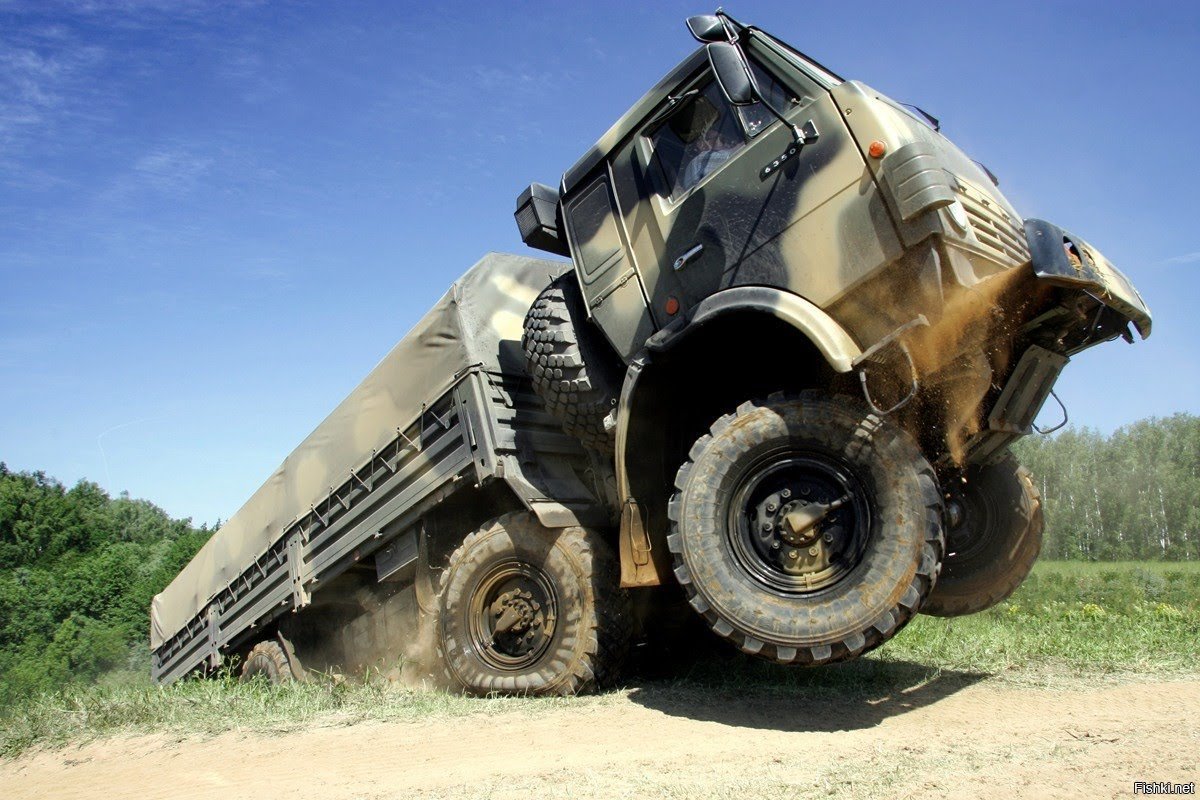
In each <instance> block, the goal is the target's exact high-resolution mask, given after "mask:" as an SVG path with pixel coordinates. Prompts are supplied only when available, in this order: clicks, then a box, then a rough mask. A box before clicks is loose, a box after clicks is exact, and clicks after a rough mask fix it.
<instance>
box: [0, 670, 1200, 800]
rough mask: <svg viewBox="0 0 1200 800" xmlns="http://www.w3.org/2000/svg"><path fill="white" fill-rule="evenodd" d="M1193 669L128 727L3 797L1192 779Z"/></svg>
mask: <svg viewBox="0 0 1200 800" xmlns="http://www.w3.org/2000/svg"><path fill="white" fill-rule="evenodd" d="M1198 758H1200V681H1196V680H1188V681H1176V682H1162V683H1156V682H1144V683H1140V682H1135V683H1119V684H1108V685H1087V684H1084V683H1082V682H1079V681H1075V682H1071V683H1069V685H1068V688H1061V689H1046V688H1024V687H1021V686H1014V685H1012V684H1005V683H1001V682H997V681H984V682H971V681H957V682H950V683H946V682H941V683H939V682H938V681H933V682H930V683H928V684H925V685H924V686H921V687H919V688H916V689H911V690H908V691H907V692H904V693H900V694H898V695H896V696H892V697H888V698H885V699H882V700H877V701H848V700H845V699H830V700H828V701H819V702H815V703H814V702H813V701H811V700H809V701H806V702H804V703H802V704H793V703H791V702H789V697H788V696H787V695H786V694H784V695H780V694H776V695H772V696H769V697H768V696H763V695H753V694H751V695H746V694H735V693H725V694H720V695H711V696H710V695H703V696H699V699H698V696H697V694H696V693H692V694H691V695H680V693H679V692H678V691H674V692H673V691H671V690H668V689H656V688H654V687H653V686H651V687H648V688H641V689H631V690H629V691H627V692H626V693H625V694H623V695H616V696H610V697H609V698H607V699H606V698H601V699H600V700H599V701H597V702H593V703H585V704H583V705H582V706H580V707H566V708H561V707H560V708H549V709H536V710H534V711H532V712H530V711H514V712H504V713H500V714H489V715H482V714H481V715H472V716H466V717H452V718H448V719H444V720H438V721H433V720H431V721H422V722H416V723H388V724H383V723H361V724H357V725H351V726H342V727H318V728H312V729H308V730H302V731H297V732H292V733H286V734H265V735H264V734H256V733H248V732H242V733H226V734H222V735H220V736H217V737H215V738H207V739H183V740H179V739H178V738H171V737H166V736H161V735H159V736H142V737H135V738H125V739H116V740H109V741H106V742H99V743H94V744H89V745H85V746H82V747H77V748H72V749H69V750H58V751H49V752H40V753H34V754H30V755H27V756H25V757H24V758H22V759H20V760H17V761H9V762H0V795H2V796H3V797H5V798H8V800H18V799H19V798H38V800H41V799H42V798H119V797H137V798H140V799H141V800H153V798H171V799H172V800H175V799H176V798H213V800H217V799H218V798H219V799H220V800H230V799H231V798H243V797H244V798H250V797H254V798H264V797H273V798H288V797H306V798H318V797H319V798H331V799H333V800H336V799H338V798H401V797H403V798H411V797H439V798H440V797H450V798H460V797H461V798H475V797H492V798H502V799H503V800H516V798H542V797H549V798H567V797H570V798H581V797H597V798H601V797H602V798H612V797H662V796H666V797H680V798H684V797H686V798H696V797H731V798H732V797H746V796H752V795H757V796H759V797H828V796H831V795H832V796H850V797H888V798H901V797H920V798H927V797H951V796H953V797H982V798H1006V800H1007V799H1008V798H1013V797H1039V798H1061V797H1087V798H1099V797H1130V796H1132V795H1133V784H1134V781H1138V780H1146V781H1170V782H1179V783H1186V782H1190V781H1200V767H1198V766H1197V759H1198Z"/></svg>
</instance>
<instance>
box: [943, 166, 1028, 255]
mask: <svg viewBox="0 0 1200 800" xmlns="http://www.w3.org/2000/svg"><path fill="white" fill-rule="evenodd" d="M956 183H957V185H956V186H955V190H956V192H957V194H958V199H959V201H960V202H961V203H962V204H963V208H965V209H966V210H967V219H969V220H970V222H971V231H972V232H973V233H974V234H975V238H976V239H977V240H979V244H980V245H982V246H983V248H984V249H985V250H988V251H990V252H991V253H994V254H995V255H997V256H999V257H1000V259H1001V260H1002V261H1013V262H1016V263H1018V264H1020V263H1024V262H1026V261H1028V260H1029V245H1028V244H1027V243H1026V241H1025V228H1024V226H1023V225H1022V224H1021V223H1020V221H1018V220H1014V219H1013V218H1012V217H1011V216H1009V214H1008V212H1007V211H1005V210H1004V207H1003V206H1001V205H1000V204H999V203H997V202H996V201H995V200H993V199H991V198H990V197H988V196H987V194H986V193H985V192H983V191H982V190H980V189H978V188H976V187H974V186H972V185H971V184H969V183H967V182H966V181H964V180H962V179H961V178H958V180H957V182H956Z"/></svg>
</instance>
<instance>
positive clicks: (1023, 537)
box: [921, 453, 1045, 617]
mask: <svg viewBox="0 0 1200 800" xmlns="http://www.w3.org/2000/svg"><path fill="white" fill-rule="evenodd" d="M965 478H966V482H965V483H963V484H961V488H956V489H955V492H954V493H953V494H952V495H951V497H950V502H951V503H952V504H955V503H956V504H957V505H958V509H957V511H958V513H957V517H958V519H951V520H950V524H948V526H947V530H946V557H945V559H944V560H943V561H942V574H941V577H940V578H938V585H937V588H936V589H934V591H933V594H931V595H930V596H929V600H928V601H927V602H926V603H925V606H924V607H923V608H922V609H921V611H922V612H923V613H926V614H932V615H934V616H937V617H959V616H962V615H964V614H975V613H978V612H980V611H984V610H986V609H989V608H991V607H992V606H994V605H996V604H997V603H999V602H1001V601H1003V600H1005V599H1007V598H1008V597H1009V596H1010V595H1011V594H1012V593H1013V592H1015V591H1016V590H1017V587H1018V586H1020V585H1021V583H1022V582H1023V581H1024V580H1025V578H1026V577H1028V576H1029V571H1030V570H1031V569H1033V563H1034V562H1035V561H1037V557H1038V554H1039V553H1040V552H1041V550H1042V531H1043V529H1044V528H1045V522H1044V521H1043V518H1042V497H1041V493H1040V492H1038V490H1037V486H1036V485H1035V484H1034V482H1033V476H1032V475H1031V474H1030V472H1029V470H1027V469H1025V468H1024V467H1022V466H1021V465H1020V463H1018V462H1017V459H1016V458H1015V457H1014V456H1013V455H1012V453H1006V454H1005V456H1004V458H1002V459H1001V460H1000V461H998V462H996V463H994V464H990V465H988V466H984V467H972V468H971V469H969V470H968V471H967V473H966V475H965ZM950 516H951V517H954V516H956V515H955V514H951V515H950ZM955 522H957V524H953V523H955Z"/></svg>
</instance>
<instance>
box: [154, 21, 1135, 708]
mask: <svg viewBox="0 0 1200 800" xmlns="http://www.w3.org/2000/svg"><path fill="white" fill-rule="evenodd" d="M687 27H688V30H689V31H690V33H691V34H692V36H693V37H694V38H695V39H696V40H697V41H698V42H699V43H700V46H699V47H698V48H697V49H696V50H695V52H693V53H692V54H691V55H690V56H689V57H688V58H686V59H685V60H684V61H683V62H682V63H680V64H679V65H678V66H677V67H675V69H673V70H672V71H671V72H670V73H668V74H667V75H666V76H665V77H664V78H663V79H662V80H660V81H659V82H658V83H657V84H656V85H655V86H654V87H653V88H652V89H650V91H649V92H647V93H646V95H645V96H644V97H642V98H641V99H640V100H639V101H638V102H637V103H635V104H634V105H633V107H632V108H630V109H629V111H628V112H627V113H626V114H625V115H624V116H622V117H621V118H620V119H619V120H617V122H616V123H615V124H614V125H613V126H612V128H610V129H609V130H608V132H607V133H605V134H604V135H603V136H602V137H600V139H599V141H597V142H596V144H595V145H594V146H593V147H592V148H591V149H589V150H588V151H587V152H586V153H585V154H583V156H582V157H581V158H580V159H579V161H578V162H576V163H575V164H574V165H573V166H571V167H570V168H569V169H567V170H566V172H565V173H564V174H563V176H562V179H561V181H560V182H559V184H558V186H557V187H550V186H545V185H542V184H536V183H535V184H532V185H530V186H529V187H528V188H527V189H526V190H525V191H524V192H522V193H521V194H520V196H519V197H518V200H517V210H516V220H517V224H518V228H519V230H520V234H521V238H522V240H523V241H524V242H525V243H526V244H527V245H529V246H531V247H533V248H536V249H540V250H542V251H546V252H547V253H548V254H552V255H554V256H559V257H560V258H557V259H546V260H542V259H532V258H525V257H518V256H505V255H490V256H487V257H485V258H484V259H483V260H481V261H480V262H479V263H478V264H476V265H475V266H474V267H473V268H472V269H471V270H470V271H468V272H467V273H466V275H465V276H464V277H463V278H461V279H460V280H459V281H458V282H456V283H455V284H454V285H453V286H452V287H451V289H450V291H449V292H448V293H447V294H446V295H445V297H443V298H442V300H441V301H440V302H439V303H438V304H437V305H436V306H435V307H434V308H433V309H432V310H431V311H430V312H429V313H428V314H427V315H426V316H425V317H424V318H422V320H421V321H420V322H418V323H417V325H416V327H414V328H413V330H412V331H410V332H409V334H408V335H407V336H405V337H404V338H403V339H402V340H401V341H400V343H399V344H398V345H396V347H395V348H394V349H393V350H392V351H391V352H390V353H389V354H388V355H387V356H386V357H385V358H384V360H383V361H382V362H381V363H380V364H379V366H378V367H376V369H375V370H374V371H373V372H372V373H371V374H370V375H369V376H368V377H367V379H366V380H365V381H364V382H363V383H362V384H361V385H360V386H359V387H358V388H356V389H355V390H354V391H353V392H352V393H351V394H350V396H349V397H347V398H346V400H345V401H343V402H342V404H341V405H339V406H338V408H337V409H335V410H334V412H333V413H332V414H331V415H330V416H329V417H328V418H327V419H326V420H325V421H324V422H322V423H321V424H320V425H319V426H318V427H317V428H316V430H315V431H313V433H312V434H310V435H309V436H308V438H306V439H305V440H304V441H303V442H302V443H301V444H300V446H299V447H298V448H297V449H296V450H295V451H294V452H293V453H292V454H291V455H289V456H288V457H287V459H286V460H285V461H284V462H283V464H282V465H281V466H280V468H279V469H278V470H277V471H276V472H275V473H274V474H273V475H272V476H271V478H270V479H269V480H268V481H267V482H266V483H265V484H264V485H263V486H262V487H261V488H260V489H259V490H258V491H257V492H256V493H255V494H254V495H253V496H252V497H251V498H250V500H249V501H248V502H247V503H246V504H245V505H244V506H243V507H242V509H241V510H240V511H238V512H237V514H235V515H234V516H233V517H232V518H230V520H229V521H228V522H227V523H226V524H225V525H224V526H222V527H221V528H220V530H219V531H218V532H217V533H216V534H215V535H214V536H213V537H212V539H211V540H210V541H209V542H208V543H207V544H206V545H205V547H204V548H203V549H202V550H201V551H200V552H199V554H198V555H197V556H196V558H195V559H194V560H193V561H192V562H191V563H190V564H189V565H188V566H187V567H185V568H184V570H183V571H182V572H181V573H180V575H179V576H178V577H177V578H176V579H175V581H174V582H173V583H171V585H170V586H168V587H167V588H166V589H165V590H164V591H163V592H162V594H160V595H158V596H157V597H156V598H155V600H154V604H153V608H152V613H151V620H152V625H151V638H152V646H153V674H154V677H155V678H156V679H157V680H159V681H164V682H166V681H171V680H175V679H177V678H179V677H181V676H184V675H187V674H189V673H193V672H197V671H204V670H211V669H213V668H216V667H218V666H219V665H221V664H222V663H223V662H226V661H227V660H232V661H234V662H235V663H237V664H239V665H240V669H241V671H242V674H243V675H245V676H247V677H250V676H254V675H260V674H261V675H266V676H267V677H268V678H270V679H272V680H285V679H292V678H301V677H303V676H304V675H305V670H306V669H309V668H316V669H321V668H324V667H326V666H329V665H342V666H344V667H354V666H359V667H361V666H365V665H369V664H373V663H374V664H379V663H394V662H396V661H397V660H404V661H406V662H408V663H420V664H424V665H426V666H425V668H426V669H428V670H430V671H431V674H436V675H437V676H439V677H440V678H441V679H444V680H445V682H446V683H447V684H448V685H450V686H452V687H454V688H457V689H461V690H465V691H469V692H475V693H489V692H516V693H527V694H561V693H572V692H578V691H581V690H584V689H587V688H589V687H593V686H602V685H605V684H606V683H610V682H611V681H613V680H614V679H615V678H616V676H617V675H619V674H620V669H621V664H622V661H623V659H624V657H625V654H626V653H627V651H628V649H629V646H630V642H631V640H632V639H633V638H634V637H643V638H645V637H647V636H652V635H653V632H654V631H655V630H657V629H659V628H657V627H656V625H655V624H654V623H655V620H656V619H657V618H658V617H659V616H661V615H664V614H666V613H667V611H668V609H670V608H673V607H676V606H678V605H681V604H682V603H683V602H686V607H687V608H688V609H689V611H688V613H689V614H695V615H698V617H697V618H698V619H702V620H703V621H704V623H705V624H706V625H707V626H708V627H709V628H710V629H711V631H712V632H714V633H715V634H716V635H717V636H719V637H722V638H724V639H726V640H728V641H729V642H730V643H732V644H733V645H734V646H736V647H737V648H740V649H741V650H742V651H744V652H745V653H748V654H751V655H754V656H757V657H759V658H764V659H768V660H771V661H774V662H780V663H787V664H801V665H821V664H828V663H832V662H837V661H843V660H846V659H851V658H854V657H856V656H858V655H861V654H862V653H865V652H867V651H868V650H871V649H872V648H875V647H878V646H879V645H881V644H882V643H884V642H885V641H887V640H888V639H889V638H890V637H892V636H894V635H895V634H896V633H897V632H898V631H899V630H900V629H901V628H903V627H904V625H905V624H906V623H908V622H909V621H910V620H911V619H912V618H913V616H914V615H915V614H917V613H919V612H924V613H929V614H935V615H941V616H954V615H960V614H970V613H974V612H978V611H981V610H983V609H986V608H988V607H990V606H992V605H994V604H996V603H998V602H1000V601H1001V600H1003V599H1004V598H1006V597H1007V596H1009V595H1010V594H1011V593H1012V592H1013V591H1014V590H1015V589H1016V588H1017V586H1018V585H1019V584H1020V583H1021V581H1022V580H1023V579H1024V578H1025V576H1026V575H1027V574H1028V573H1029V570H1030V568H1031V567H1032V565H1033V562H1034V560H1035V559H1036V558H1037V555H1038V552H1039V549H1040V546H1041V539H1042V529H1043V522H1042V509H1041V500H1040V498H1039V496H1038V492H1037V489H1036V485H1035V483H1034V482H1033V481H1032V479H1031V477H1030V475H1029V474H1028V473H1027V472H1026V471H1025V470H1024V469H1023V468H1022V467H1021V466H1020V465H1019V464H1018V463H1017V461H1016V460H1015V458H1014V457H1013V455H1012V453H1011V451H1010V445H1011V444H1012V443H1013V442H1014V441H1016V440H1017V439H1019V438H1020V437H1022V436H1025V435H1028V434H1030V433H1032V432H1033V431H1034V430H1035V419H1036V418H1037V417H1038V414H1039V411H1040V410H1041V409H1042V407H1043V405H1044V404H1045V403H1046V402H1047V400H1048V399H1049V398H1051V397H1054V394H1053V387H1054V383H1055V380H1056V379H1057V377H1058V375H1059V373H1060V372H1061V370H1062V369H1063V367H1064V366H1065V365H1066V363H1067V362H1068V360H1069V359H1070V357H1071V356H1072V355H1074V354H1075V353H1077V352H1079V351H1081V350H1083V349H1085V348H1087V347H1090V346H1092V345H1095V344H1098V343H1100V342H1104V341H1109V340H1112V339H1115V338H1124V339H1125V340H1127V341H1129V342H1132V341H1133V340H1134V331H1136V333H1137V334H1138V335H1140V336H1141V337H1143V338H1144V337H1146V336H1148V335H1149V333H1150V326H1151V319H1150V313H1149V311H1148V309H1147V307H1146V304H1145V303H1144V301H1143V300H1142V298H1141V296H1140V295H1139V294H1138V292H1137V290H1136V289H1135V288H1134V287H1133V285H1132V284H1131V283H1130V281H1129V280H1128V279H1127V278H1126V277H1125V276H1124V275H1123V274H1122V273H1121V272H1119V271H1118V270H1117V269H1116V268H1115V267H1114V266H1113V265H1112V263H1110V262H1109V261H1108V260H1107V259H1106V258H1105V257H1104V256H1103V255H1102V254H1101V253H1100V251H1099V250H1097V249H1096V248H1095V247H1094V246H1093V245H1092V244H1090V243H1089V242H1087V241H1085V240H1084V239H1082V238H1080V237H1078V236H1076V235H1074V234H1072V233H1069V232H1067V231H1065V230H1063V229H1062V228H1059V227H1057V226H1056V225H1054V224H1052V223H1049V222H1045V221H1042V220H1035V219H1024V218H1022V217H1021V216H1020V215H1019V214H1018V213H1017V211H1016V210H1015V209H1014V208H1013V207H1012V206H1011V205H1010V204H1009V202H1008V201H1007V200H1006V199H1005V198H1004V196H1003V194H1002V193H1001V192H1000V190H999V188H998V182H997V180H996V178H995V177H994V176H993V175H992V174H991V173H990V172H989V171H988V170H987V169H986V168H984V167H983V166H981V165H980V164H979V163H977V162H975V161H973V160H972V159H971V158H970V157H969V156H967V155H966V154H964V153H963V152H962V151H961V150H959V149H958V148H957V147H956V146H955V145H954V144H953V143H951V142H950V140H949V139H947V138H946V137H945V136H944V135H943V134H942V132H941V131H940V130H939V125H938V122H937V120H936V119H934V118H933V117H932V116H931V115H929V114H928V113H926V112H924V111H922V110H920V109H917V108H914V107H911V106H906V105H903V104H901V103H897V102H895V101H894V100H892V99H890V98H888V97H886V96H884V95H883V94H881V93H879V92H877V91H875V90H873V89H871V88H870V87H869V86H867V85H865V84H863V83H860V82H857V81H850V80H845V79H843V78H841V77H839V76H838V75H837V74H836V73H834V72H833V71H831V70H830V69H828V68H826V67H824V66H822V65H821V64H819V63H817V62H816V61H814V60H813V59H811V58H809V57H808V56H805V55H804V54H803V53H801V52H800V51H798V50H796V49H795V48H793V47H791V46H790V45H788V44H786V43H785V42H784V41H783V40H781V39H779V38H777V37H775V36H773V35H771V34H769V33H766V32H765V31H763V30H760V29H758V28H755V27H753V26H750V25H744V24H742V23H740V22H738V21H737V20H735V19H733V18H732V17H731V16H729V15H728V14H725V13H723V12H720V11H718V12H717V13H716V14H714V15H705V16H698V17H692V18H691V19H689V20H688V21H687ZM561 257H565V259H564V258H561ZM567 259H569V260H567ZM1064 414H1065V411H1064ZM673 598H679V600H680V602H679V603H678V604H676V603H674V602H673ZM702 632H703V631H701V633H702Z"/></svg>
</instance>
